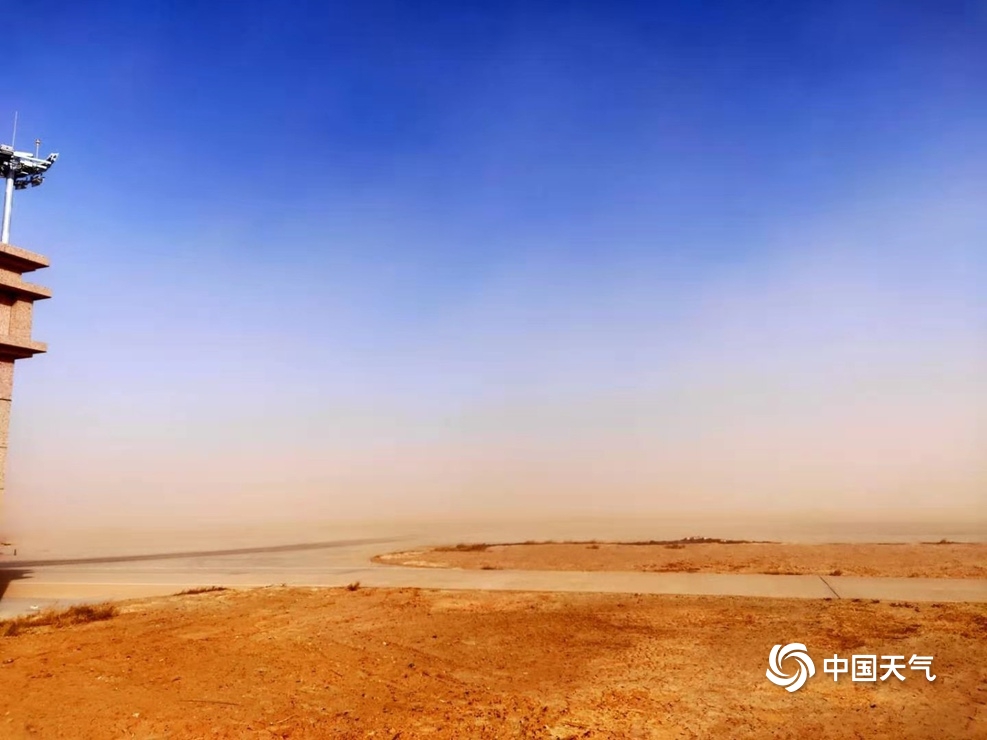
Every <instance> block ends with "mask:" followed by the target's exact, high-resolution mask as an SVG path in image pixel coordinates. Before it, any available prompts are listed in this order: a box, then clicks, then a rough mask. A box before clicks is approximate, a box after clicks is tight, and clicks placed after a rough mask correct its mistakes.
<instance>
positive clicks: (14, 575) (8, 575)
mask: <svg viewBox="0 0 987 740" xmlns="http://www.w3.org/2000/svg"><path fill="white" fill-rule="evenodd" d="M30 577H31V571H29V570H26V569H25V568H21V567H11V565H10V564H4V565H0V600H3V595H4V594H5V593H6V592H7V586H9V585H10V582H11V581H20V580H22V579H24V578H30Z"/></svg>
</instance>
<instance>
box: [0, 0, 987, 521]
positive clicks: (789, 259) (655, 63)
mask: <svg viewBox="0 0 987 740" xmlns="http://www.w3.org/2000/svg"><path fill="white" fill-rule="evenodd" d="M204 5H207V6H208V7H203V6H204ZM9 22H10V26H11V27H14V28H21V29H26V28H33V29H37V33H32V34H29V33H16V34H13V36H12V43H13V50H12V53H11V54H9V55H8V59H10V60H12V69H11V68H10V66H8V70H9V71H8V73H7V74H5V83H4V95H3V97H2V101H3V103H2V107H0V119H2V118H3V117H4V116H7V117H12V115H13V112H14V111H15V110H17V111H19V113H20V119H19V120H20V126H19V133H18V142H19V144H20V147H26V146H27V145H28V143H29V142H31V141H33V139H34V138H35V137H36V136H40V137H41V138H42V139H43V141H44V143H43V147H42V148H43V150H44V151H45V152H47V151H49V150H57V151H60V152H61V154H62V158H61V159H60V160H59V162H58V163H57V165H56V167H55V168H54V169H53V170H52V173H51V176H50V178H49V180H48V182H47V183H46V184H45V186H44V187H43V188H41V189H39V190H37V191H29V192H26V193H23V194H20V195H18V199H17V204H16V208H15V214H14V224H13V230H12V241H13V242H14V243H16V244H18V245H20V246H23V247H25V248H28V249H33V250H35V251H39V252H42V253H44V254H47V255H49V256H50V257H51V258H52V263H53V266H52V268H51V269H50V270H47V271H46V272H45V273H39V274H38V278H37V279H38V281H39V282H42V283H45V284H49V285H51V287H53V288H54V290H55V298H54V299H53V300H52V301H50V302H47V303H44V304H41V305H40V306H39V308H38V310H37V312H36V315H37V319H36V324H35V335H36V336H37V337H38V338H39V339H42V340H45V341H48V342H49V343H50V346H51V350H50V353H49V354H48V355H46V356H43V357H41V358H39V359H36V360H33V361H31V362H25V363H20V364H19V365H18V370H17V373H18V375H17V381H16V392H15V399H16V401H15V406H14V408H15V410H14V422H13V424H14V426H13V430H12V440H11V445H12V447H11V454H10V460H11V462H10V477H9V478H10V485H9V491H8V494H7V504H6V505H7V507H8V510H9V511H10V512H11V514H10V515H11V516H12V517H14V520H15V521H23V522H28V523H30V522H31V521H33V520H34V519H36V518H37V517H39V516H41V514H39V513H38V512H44V516H49V515H51V514H52V512H68V514H67V515H66V516H68V517H69V518H73V517H78V516H81V515H82V514H86V515H89V516H97V517H98V516H106V515H109V514H108V512H116V513H117V514H119V515H120V516H126V517H131V518H135V517H146V518H155V517H161V516H165V515H166V514H177V515H179V516H185V515H188V516H193V517H194V516H199V515H202V516H204V515H206V514H207V513H208V512H210V511H212V512H215V511H218V510H221V509H222V508H223V507H224V506H227V505H228V504H229V503H230V502H231V501H244V500H247V499H249V500H250V501H252V502H253V503H252V504H251V506H252V507H253V508H252V509H251V511H253V512H254V513H255V514H256V515H258V516H261V515H265V513H267V512H268V511H269V508H266V507H267V502H283V501H285V500H288V501H293V502H294V504H295V510H296V511H306V510H308V509H311V510H312V511H316V510H318V511H322V510H324V509H328V510H335V509H338V508H339V506H340V502H343V501H346V502H352V501H354V500H357V499H359V500H360V501H363V502H367V503H366V505H365V508H366V510H367V511H371V510H377V509H379V508H380V507H387V508H393V509H395V510H397V509H402V510H404V509H407V510H415V509H421V510H423V511H424V510H427V509H436V508H439V509H441V508H446V509H450V508H451V509H455V508H457V507H465V508H469V507H470V506H477V507H479V509H485V508H491V507H492V508H497V507H498V506H503V507H507V508H511V507H514V509H513V510H520V509H523V508H524V507H526V506H541V507H544V508H548V509H552V508H553V507H556V506H558V505H561V504H560V503H559V502H562V501H565V502H568V503H567V505H572V506H574V507H576V508H585V509H587V510H595V509H598V508H600V507H604V508H605V507H606V506H616V507H618V508H620V507H625V508H628V509H635V510H636V509H648V510H656V509H661V508H662V507H664V506H670V505H672V504H676V505H678V504H679V503H680V502H681V499H682V497H683V496H686V497H687V498H690V499H691V500H692V501H694V502H699V505H709V506H713V505H717V506H723V505H730V506H736V507H738V508H747V507H757V506H762V507H763V506H772V507H776V506H779V505H781V503H784V505H785V506H787V507H793V508H798V507H800V506H801V507H805V506H810V505H815V503H816V502H817V501H818V499H819V497H820V496H822V497H829V498H830V500H832V501H833V502H835V503H834V506H843V505H850V504H851V503H858V502H860V501H861V500H863V499H866V500H867V501H873V502H875V503H874V504H873V505H874V506H875V507H877V508H881V507H896V506H898V505H900V504H901V502H902V501H904V502H906V503H908V504H909V505H913V506H915V507H919V508H921V507H928V506H935V505H937V502H938V503H943V502H945V504H955V505H956V506H960V507H963V506H965V507H969V506H971V505H976V504H977V503H978V502H980V503H982V502H983V501H984V497H985V496H987V469H985V467H984V464H983V463H982V461H980V458H981V457H983V455H978V451H982V449H984V447H983V446H982V445H983V443H984V442H985V440H984V436H983V431H984V424H983V421H984V418H985V412H987V408H985V403H987V402H985V400H984V399H985V398H987V381H985V380H984V377H987V359H985V349H984V336H985V332H987V305H985V299H984V293H985V291H984V290H983V286H984V283H985V276H987V264H985V262H987V260H985V256H984V255H985V252H987V248H985V246H984V245H985V244H987V215H985V214H987V208H985V207H984V206H983V204H984V203H985V202H987V200H985V196H987V136H985V134H987V47H985V45H984V43H983V39H984V38H985V34H987V6H985V5H984V4H983V3H979V2H945V3H938V4H928V3H909V2H885V3H859V2H856V3H848V2H835V3H834V2H818V3H816V2H807V3H782V2H766V3H754V4H752V3H726V2H689V3H685V2H682V3H628V2H611V3H588V2H582V3H580V2H577V3H567V4H564V5H563V4H561V3H537V2H527V3H504V2H498V3H492V2H491V3H447V2H426V3H383V2H372V1H371V2H365V3H359V4H355V3H348V4H342V3H321V2H308V3H305V2H287V3H270V2H264V3H261V2H252V1H251V0H247V1H245V2H240V3H236V4H222V5H219V4H201V3H191V2H146V3H124V2H92V3H85V4H78V3H64V2H41V3H30V4H29V3H17V4H15V6H14V12H13V16H12V17H11V18H10V19H9ZM0 130H2V127H0ZM862 389H863V390H862ZM903 430H905V431H903ZM800 435H801V436H800ZM854 435H859V438H858V436H854ZM755 438H756V439H759V440H761V441H760V442H759V446H757V448H756V449H751V448H750V444H749V443H750V440H751V439H755ZM792 440H797V441H798V444H799V445H800V446H799V447H798V450H796V451H795V452H793V451H791V450H789V451H787V452H785V451H784V450H785V449H787V448H786V447H785V445H786V444H788V443H789V442H791V441H792ZM847 440H853V442H852V444H851V443H850V442H847ZM791 443H792V444H794V442H791ZM807 450H811V451H812V452H811V454H810V453H809V452H807ZM916 451H919V453H916ZM922 451H925V452H922ZM916 454H918V457H919V458H921V459H918V460H917V459H916ZM923 455H924V456H925V457H923ZM786 456H787V457H786ZM782 458H784V459H786V460H788V462H787V463H784V464H779V462H778V461H779V460H780V459H782ZM926 458H927V459H926ZM52 460H58V461H60V463H59V464H58V465H52V463H51V461H52ZM587 460H595V461H596V462H594V463H592V464H591V463H590V462H586V461H587ZM601 460H609V461H611V462H610V463H602V462H600V461H601ZM614 460H619V461H620V463H619V464H618V463H616V462H613V461H614ZM902 460H907V461H909V462H908V464H907V465H906V464H904V463H896V462H895V461H902ZM608 465H609V466H610V467H608ZM780 468H783V469H784V470H783V472H779V469H780ZM711 469H712V470H718V471H720V472H719V473H718V475H712V477H710V476H711V474H710V472H709V471H710V470H711ZM248 491H249V492H250V493H249V494H248V493H247V492H248ZM251 496H252V497H253V498H251ZM165 498H167V499H168V502H169V503H168V504H167V506H166V505H165V504H163V503H161V502H162V500H163V499H165ZM275 505H276V504H275ZM375 507H376V508H375ZM248 508H249V507H248ZM351 508H352V509H353V511H354V512H359V511H360V510H361V508H360V506H358V505H353V506H352V507H351Z"/></svg>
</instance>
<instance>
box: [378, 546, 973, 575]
mask: <svg viewBox="0 0 987 740" xmlns="http://www.w3.org/2000/svg"><path fill="white" fill-rule="evenodd" d="M375 561H376V562H379V563H386V564H391V565H409V566H417V567H431V568H467V569H483V570H501V569H508V570H575V571H643V572H650V573H769V574H774V575H805V574H809V575H822V576H826V575H833V576H840V575H843V576H885V577H892V578H987V544H985V543H921V544H919V543H916V544H832V545H795V544H783V543H776V542H763V543H761V542H730V541H727V542H722V541H720V542H717V541H702V540H678V541H669V542H655V543H635V544H617V543H602V542H601V543H587V542H581V543H580V542H572V543H554V542H549V543H520V544H510V545H485V544H461V545H454V546H449V547H436V548H431V549H428V550H415V551H409V552H399V553H390V554H387V555H380V556H378V557H377V558H375Z"/></svg>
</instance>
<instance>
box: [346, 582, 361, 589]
mask: <svg viewBox="0 0 987 740" xmlns="http://www.w3.org/2000/svg"><path fill="white" fill-rule="evenodd" d="M346 590H347V591H359V590H360V582H359V581H353V583H350V584H348V585H347V586H346Z"/></svg>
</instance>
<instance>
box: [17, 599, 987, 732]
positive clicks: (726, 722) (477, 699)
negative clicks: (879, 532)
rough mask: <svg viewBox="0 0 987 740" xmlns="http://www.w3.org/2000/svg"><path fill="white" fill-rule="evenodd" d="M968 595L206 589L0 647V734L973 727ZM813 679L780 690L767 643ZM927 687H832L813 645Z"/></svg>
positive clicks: (982, 662) (972, 608)
mask: <svg viewBox="0 0 987 740" xmlns="http://www.w3.org/2000/svg"><path fill="white" fill-rule="evenodd" d="M985 638H987V606H984V605H973V604H955V605H921V606H915V605H908V604H888V603H871V602H856V603H855V602H851V601H837V600H834V601H820V600H816V601H811V600H808V601H807V600H777V599H772V600H762V599H743V598H709V597H683V596H617V595H599V594H567V595H562V594H553V595H548V594H519V593H483V592H467V593H450V592H441V591H417V590H376V589H365V588H363V589H359V590H356V591H347V590H345V589H285V588H269V589H258V590H252V591H223V592H218V593H204V594H198V595H187V596H174V597H168V598H162V599H157V600H148V601H142V602H132V603H130V604H127V605H124V606H123V607H122V613H121V614H119V615H118V616H116V617H114V618H112V619H110V620H109V621H102V622H93V623H89V624H81V625H74V626H68V627H60V628H54V627H40V628H33V629H29V630H27V631H24V632H21V633H20V634H18V635H16V636H13V637H4V638H0V685H2V686H3V691H2V692H0V736H2V737H4V738H22V737H32V738H34V737H41V738H107V737H133V738H145V739H149V738H186V737H188V738H206V737H214V738H270V737H281V738H287V737H290V738H364V737H374V738H387V740H397V739H398V738H402V739H405V740H407V738H419V737H421V738H424V737H428V738H450V739H451V738H457V739H458V738H474V737H480V738H577V737H578V738H583V737H586V738H666V737H668V738H671V737H716V738H719V737H722V738H735V737H777V738H784V737H831V738H851V737H899V738H900V737H906V738H973V737H987V686H985V679H987V668H985V666H987V639H985ZM789 641H801V642H805V643H806V644H807V646H808V649H809V652H810V654H812V655H814V656H815V657H816V662H817V665H818V666H819V668H820V670H819V671H818V672H817V674H816V676H815V677H814V678H812V679H810V680H809V682H808V683H807V684H806V685H805V686H804V687H803V688H802V689H801V690H800V691H798V692H796V693H793V694H790V693H788V692H786V691H784V690H783V689H782V688H780V687H777V686H774V685H773V684H771V683H769V682H768V681H767V679H766V678H765V675H764V674H765V669H766V666H767V656H768V653H769V650H770V648H771V646H772V645H774V644H776V643H780V642H789ZM834 652H835V653H839V654H840V655H846V656H849V655H850V654H852V653H868V652H870V653H876V654H878V655H885V654H887V655H891V654H895V655H905V656H909V657H910V656H911V655H912V654H913V653H919V654H924V655H933V656H934V659H935V660H934V664H933V665H934V673H936V675H937V678H936V680H935V681H934V682H931V683H930V682H928V681H927V680H926V679H925V677H924V676H923V675H922V674H921V673H914V672H911V671H909V670H906V671H905V674H906V680H905V681H904V682H900V681H898V680H897V679H891V680H889V681H888V682H878V683H873V684H871V683H853V682H851V681H849V680H847V678H846V677H845V676H844V677H842V678H841V680H840V681H839V682H834V681H833V680H832V678H831V676H829V675H824V674H823V673H822V671H821V667H822V659H823V657H825V656H827V655H828V656H832V654H833V653H834Z"/></svg>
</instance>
